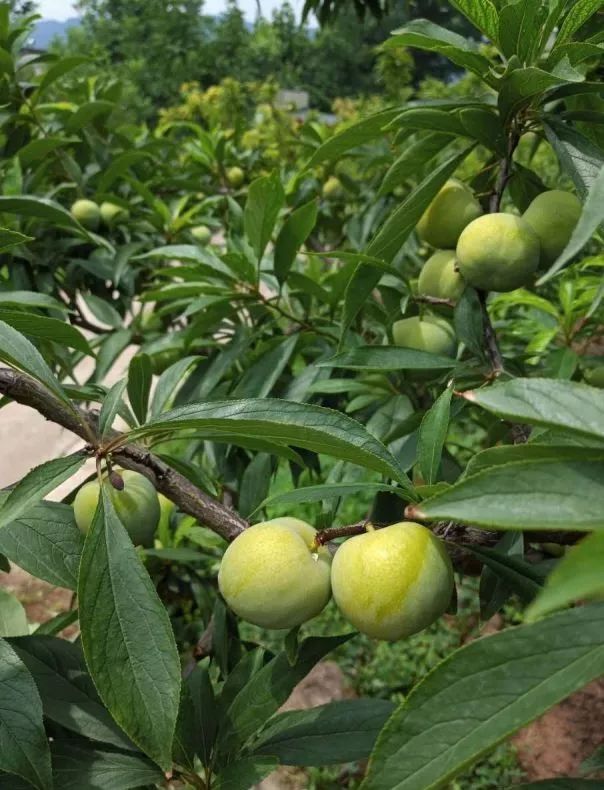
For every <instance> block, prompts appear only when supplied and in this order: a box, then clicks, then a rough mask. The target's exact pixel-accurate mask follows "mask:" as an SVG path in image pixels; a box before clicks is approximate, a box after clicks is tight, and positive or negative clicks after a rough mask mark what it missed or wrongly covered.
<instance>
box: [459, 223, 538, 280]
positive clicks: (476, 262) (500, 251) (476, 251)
mask: <svg viewBox="0 0 604 790" xmlns="http://www.w3.org/2000/svg"><path fill="white" fill-rule="evenodd" d="M540 255H541V245H540V244H539V238H538V237H537V234H536V233H535V231H534V230H533V229H532V228H531V226H530V225H529V224H528V222H526V221H525V220H524V219H522V217H517V216H516V215H515V214H503V213H496V214H485V216H484V217H479V218H478V219H475V220H474V222H471V223H470V224H469V225H468V227H467V228H466V229H465V230H464V231H463V233H462V234H461V236H460V237H459V241H458V242H457V265H458V266H459V271H460V272H461V275H462V277H463V278H464V280H465V281H466V282H467V283H468V284H469V285H471V286H472V287H474V288H478V289H480V290H482V291H502V292H505V291H515V290H516V288H521V287H522V286H524V285H527V284H528V283H529V282H530V281H531V279H532V277H533V275H534V274H535V271H536V270H537V267H538V265H539V257H540Z"/></svg>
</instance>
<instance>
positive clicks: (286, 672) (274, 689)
mask: <svg viewBox="0 0 604 790" xmlns="http://www.w3.org/2000/svg"><path fill="white" fill-rule="evenodd" d="M352 636H354V634H343V635H340V636H330V637H308V638H307V639H305V640H304V641H303V642H302V643H301V644H300V646H299V650H298V655H297V656H296V661H295V663H294V664H291V663H290V660H289V658H288V656H287V654H286V653H285V652H282V653H279V654H278V655H276V656H275V658H273V659H271V661H269V662H268V664H266V665H265V666H263V667H262V668H261V669H259V670H258V671H257V672H256V673H255V674H254V675H252V677H251V678H250V680H249V682H248V683H247V684H246V685H245V686H244V687H243V688H242V689H241V691H239V693H238V694H236V696H235V697H234V699H233V700H232V702H231V703H230V705H229V706H228V708H227V710H226V712H225V722H227V724H226V729H224V730H223V731H222V732H221V733H220V734H219V739H218V746H219V749H220V752H221V753H222V754H226V753H229V754H230V753H233V752H234V751H235V749H237V748H238V747H239V746H241V745H242V744H244V743H245V742H246V741H247V740H248V738H250V737H251V736H252V735H253V734H254V733H255V732H257V731H258V728H259V727H260V726H261V725H262V724H264V722H265V721H266V720H267V719H268V718H269V717H270V716H272V715H273V713H275V712H276V711H277V709H278V708H279V707H280V706H281V705H282V704H283V703H284V702H285V700H286V699H287V698H288V697H289V695H290V694H291V692H292V690H293V688H294V686H295V685H296V684H297V683H299V682H300V681H301V680H302V678H304V677H305V676H306V675H307V674H308V673H309V672H310V670H311V669H312V668H313V666H314V665H315V664H316V663H317V661H319V660H320V659H321V658H323V656H325V655H327V653H329V652H331V651H332V650H335V648H336V647H338V646H339V645H342V644H344V643H345V642H347V641H348V640H349V639H351V637H352Z"/></svg>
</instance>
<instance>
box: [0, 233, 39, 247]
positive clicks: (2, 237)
mask: <svg viewBox="0 0 604 790" xmlns="http://www.w3.org/2000/svg"><path fill="white" fill-rule="evenodd" d="M33 240H34V238H33V236H25V235H24V234H23V233H18V232H17V231H16V230H8V228H0V252H6V251H7V250H11V249H12V248H13V247H19V246H20V245H21V244H26V243H27V242H28V241H33Z"/></svg>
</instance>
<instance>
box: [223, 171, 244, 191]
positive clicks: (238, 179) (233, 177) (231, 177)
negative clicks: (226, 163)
mask: <svg viewBox="0 0 604 790" xmlns="http://www.w3.org/2000/svg"><path fill="white" fill-rule="evenodd" d="M226 180H227V183H228V184H229V186H232V187H233V188H234V189H237V188H238V187H240V186H241V185H242V184H243V182H244V181H245V173H244V172H243V170H242V169H241V168H240V167H237V166H235V167H229V169H228V170H227V171H226Z"/></svg>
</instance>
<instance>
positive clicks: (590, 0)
mask: <svg viewBox="0 0 604 790" xmlns="http://www.w3.org/2000/svg"><path fill="white" fill-rule="evenodd" d="M602 6H604V2H603V0H575V2H574V3H571V4H570V8H569V11H568V14H567V15H566V17H565V19H564V22H563V23H562V25H561V26H560V30H559V32H558V35H557V36H556V44H555V46H556V47H559V46H560V45H561V44H564V42H565V41H568V40H569V39H570V38H572V36H573V33H575V31H577V30H578V29H579V28H580V27H581V26H582V25H584V24H585V22H587V20H588V19H589V18H590V17H591V16H593V14H595V13H596V12H597V11H598V10H599V9H600V8H602Z"/></svg>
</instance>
